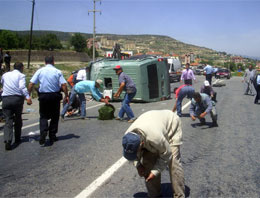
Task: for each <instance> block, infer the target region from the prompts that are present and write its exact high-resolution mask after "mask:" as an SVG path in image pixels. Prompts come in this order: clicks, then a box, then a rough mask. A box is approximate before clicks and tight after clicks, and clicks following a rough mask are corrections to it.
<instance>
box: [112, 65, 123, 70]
mask: <svg viewBox="0 0 260 198" xmlns="http://www.w3.org/2000/svg"><path fill="white" fill-rule="evenodd" d="M118 69H122V67H121V66H120V65H117V66H115V67H114V69H113V70H118Z"/></svg>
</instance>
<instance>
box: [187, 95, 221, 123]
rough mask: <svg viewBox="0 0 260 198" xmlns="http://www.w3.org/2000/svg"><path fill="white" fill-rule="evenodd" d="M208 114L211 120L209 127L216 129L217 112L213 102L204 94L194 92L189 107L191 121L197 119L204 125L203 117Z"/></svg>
mask: <svg viewBox="0 0 260 198" xmlns="http://www.w3.org/2000/svg"><path fill="white" fill-rule="evenodd" d="M209 113H210V116H211V119H212V121H213V122H212V125H211V127H217V126H218V124H217V111H216V108H215V102H213V101H212V100H210V97H209V96H208V95H207V94H205V93H201V94H200V93H198V92H195V93H194V94H193V98H192V100H191V105H190V117H191V119H192V120H193V121H195V120H196V118H199V120H200V123H201V125H204V124H205V123H206V121H205V116H206V115H207V114H209Z"/></svg>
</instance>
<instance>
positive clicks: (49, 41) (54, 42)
mask: <svg viewBox="0 0 260 198" xmlns="http://www.w3.org/2000/svg"><path fill="white" fill-rule="evenodd" d="M41 48H42V49H45V50H50V51H53V50H54V49H62V45H61V43H60V40H59V39H58V37H57V36H56V35H55V34H46V35H44V36H43V37H41Z"/></svg>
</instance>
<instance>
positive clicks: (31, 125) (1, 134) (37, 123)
mask: <svg viewBox="0 0 260 198" xmlns="http://www.w3.org/2000/svg"><path fill="white" fill-rule="evenodd" d="M101 105H104V104H103V103H101V104H97V105H94V106H91V107H87V108H86V110H88V109H93V108H95V107H99V106H101ZM37 125H39V122H36V123H33V124H29V125H27V126H24V127H22V130H23V129H27V128H30V127H33V126H37ZM3 135H4V133H3V132H2V133H0V136H3Z"/></svg>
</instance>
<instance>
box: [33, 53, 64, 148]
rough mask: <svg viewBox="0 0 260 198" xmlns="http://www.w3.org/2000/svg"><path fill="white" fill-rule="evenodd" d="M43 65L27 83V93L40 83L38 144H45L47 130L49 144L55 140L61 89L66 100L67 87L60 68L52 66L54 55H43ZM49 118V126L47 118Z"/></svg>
mask: <svg viewBox="0 0 260 198" xmlns="http://www.w3.org/2000/svg"><path fill="white" fill-rule="evenodd" d="M45 64H46V66H45V67H42V68H40V69H39V70H37V71H36V72H35V74H34V75H33V77H32V78H31V80H30V83H29V87H28V90H29V93H31V91H32V89H33V87H34V85H35V84H38V83H39V84H40V87H39V91H38V95H39V105H40V109H39V111H40V141H39V143H40V145H43V144H45V141H46V136H47V134H48V132H49V138H50V144H51V145H52V144H53V142H55V141H57V140H58V139H57V137H56V134H57V132H58V124H59V117H60V116H59V115H60V100H61V99H62V94H61V90H62V91H63V92H64V94H65V98H64V100H68V89H67V84H66V80H65V79H64V77H63V75H62V73H61V71H60V70H58V69H56V68H55V67H54V57H53V56H47V57H45ZM49 119H51V122H50V126H49V125H48V120H49Z"/></svg>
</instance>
